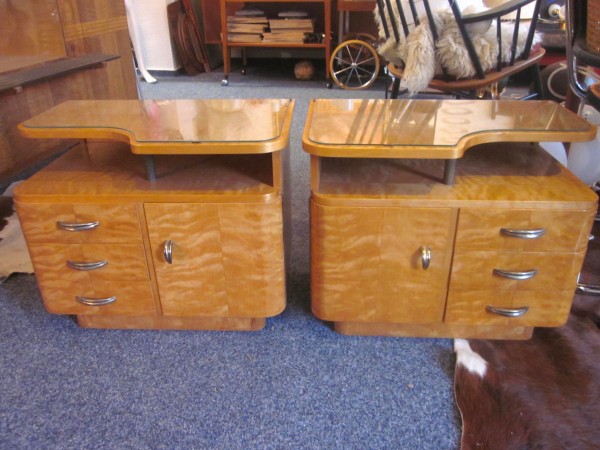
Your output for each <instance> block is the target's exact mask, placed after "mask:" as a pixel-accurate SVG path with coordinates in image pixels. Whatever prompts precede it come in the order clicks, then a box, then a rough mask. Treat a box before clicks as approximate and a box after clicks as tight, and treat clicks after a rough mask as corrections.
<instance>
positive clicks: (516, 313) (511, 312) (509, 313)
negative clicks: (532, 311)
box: [485, 305, 529, 317]
mask: <svg viewBox="0 0 600 450" xmlns="http://www.w3.org/2000/svg"><path fill="white" fill-rule="evenodd" d="M485 309H486V311H488V312H491V313H492V314H498V315H499V316H504V317H521V316H522V315H524V314H525V313H526V312H527V311H529V306H524V307H523V308H515V309H508V308H496V307H495V306H489V305H488V306H486V307H485Z"/></svg>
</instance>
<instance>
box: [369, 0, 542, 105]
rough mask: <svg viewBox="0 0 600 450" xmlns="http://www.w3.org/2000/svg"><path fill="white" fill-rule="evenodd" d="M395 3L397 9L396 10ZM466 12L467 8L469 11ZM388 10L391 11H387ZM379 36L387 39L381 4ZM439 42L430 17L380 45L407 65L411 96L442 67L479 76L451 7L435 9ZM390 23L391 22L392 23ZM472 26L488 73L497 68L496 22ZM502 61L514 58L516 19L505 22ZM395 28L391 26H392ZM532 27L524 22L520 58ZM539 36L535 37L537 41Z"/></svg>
mask: <svg viewBox="0 0 600 450" xmlns="http://www.w3.org/2000/svg"><path fill="white" fill-rule="evenodd" d="M395 8H396V7H395V5H394V9H395ZM465 12H466V11H465ZM386 13H387V11H386ZM374 15H375V21H376V23H377V25H378V28H379V35H380V37H382V38H383V39H385V32H384V28H383V24H382V22H381V17H380V14H379V10H378V7H375V11H374ZM433 16H434V20H435V25H436V29H437V30H438V34H439V36H438V41H437V43H435V42H434V40H433V36H432V33H431V29H430V27H429V22H428V20H427V17H426V16H425V17H422V18H420V19H419V21H420V24H419V25H418V26H416V27H413V29H412V31H411V32H410V33H409V35H408V37H406V38H405V37H404V35H403V34H402V32H400V35H401V38H400V42H399V43H397V42H396V40H395V38H394V37H393V36H391V37H390V38H388V39H386V40H385V42H384V43H383V44H382V45H380V46H379V48H378V53H379V54H380V55H381V56H383V57H384V58H385V59H386V60H387V61H389V62H391V63H394V64H395V65H398V66H401V67H404V75H403V82H402V83H403V85H404V86H406V88H407V89H408V93H409V95H415V94H417V93H418V92H419V91H422V90H424V89H425V88H427V86H428V84H429V82H430V81H431V80H432V79H433V78H434V77H436V76H439V75H441V74H442V73H443V72H442V66H443V67H444V68H445V69H446V73H447V74H448V75H450V76H453V77H455V78H457V79H461V78H471V77H473V76H475V75H476V72H475V67H474V66H473V64H472V63H471V59H470V58H469V53H468V51H467V48H466V47H465V45H464V42H463V39H462V36H461V34H460V31H459V29H458V25H457V23H456V20H455V18H454V15H453V14H452V12H451V11H450V10H448V9H445V10H439V11H434V12H433ZM388 24H389V22H388ZM474 25H477V26H476V27H472V28H470V29H469V34H470V36H471V40H472V42H473V45H474V47H475V51H476V53H477V55H478V56H479V60H480V62H481V65H482V68H483V71H484V72H487V71H490V70H493V69H495V67H496V62H497V55H498V43H497V39H496V25H495V22H494V23H493V24H492V23H489V24H479V23H477V24H474ZM501 26H502V53H503V54H502V61H503V62H508V61H509V60H510V57H511V48H510V46H511V43H512V35H513V29H514V23H513V22H506V23H502V24H501ZM390 30H391V27H390ZM528 31H529V26H528V25H527V24H524V23H521V24H520V26H519V37H518V43H517V50H516V54H517V57H518V56H519V55H520V54H521V53H522V52H523V48H524V45H525V42H526V39H527V33H528ZM537 41H538V38H537V37H536V38H534V44H535V43H536V42H537Z"/></svg>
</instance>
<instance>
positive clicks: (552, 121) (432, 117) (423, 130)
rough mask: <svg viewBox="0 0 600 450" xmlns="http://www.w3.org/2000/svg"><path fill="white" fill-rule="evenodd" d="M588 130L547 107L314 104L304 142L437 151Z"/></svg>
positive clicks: (357, 102)
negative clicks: (470, 140) (471, 142)
mask: <svg viewBox="0 0 600 450" xmlns="http://www.w3.org/2000/svg"><path fill="white" fill-rule="evenodd" d="M593 129H594V127H593V126H592V125H590V124H589V123H588V122H587V121H585V120H583V119H581V118H580V117H578V116H577V115H576V114H574V113H573V112H571V111H569V110H567V109H566V108H564V107H562V106H560V105H559V104H558V103H555V102H551V101H534V100H528V101H522V100H358V99H353V100H349V99H343V100H337V99H336V100H332V99H318V100H314V102H313V105H312V114H311V116H310V117H309V118H308V121H307V131H306V132H305V141H308V143H309V144H312V145H321V146H328V145H329V146H334V145H342V144H343V145H344V146H345V147H346V148H348V147H351V146H361V147H365V146H390V147H394V146H402V147H405V148H406V147H412V146H414V147H437V148H440V147H456V146H459V145H461V143H463V142H464V141H465V137H468V136H472V135H484V134H485V135H488V138H489V136H490V135H492V134H493V135H497V136H500V137H503V136H507V137H508V138H507V139H506V140H514V139H510V136H509V134H511V135H513V136H514V135H516V134H520V135H523V134H528V133H531V134H532V136H531V137H532V138H531V141H532V142H540V141H544V140H547V139H546V138H549V137H551V135H552V133H555V132H556V133H564V132H567V133H568V132H586V133H589V132H590V131H593ZM536 136H537V137H539V138H535V137H536ZM589 139H591V138H586V139H585V140H589ZM493 140H495V141H502V140H503V139H501V138H497V139H496V138H494V139H493ZM575 140H583V139H575ZM566 141H568V140H566Z"/></svg>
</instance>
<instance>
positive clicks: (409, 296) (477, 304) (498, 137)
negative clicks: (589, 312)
mask: <svg viewBox="0 0 600 450" xmlns="http://www.w3.org/2000/svg"><path fill="white" fill-rule="evenodd" d="M595 133H596V130H595V127H594V126H592V125H590V124H589V123H588V122H586V121H585V120H583V119H581V118H579V117H577V116H576V115H575V114H572V113H571V112H570V111H568V110H566V109H564V108H563V107H561V106H560V105H558V104H556V103H552V102H539V101H510V100H501V101H485V100H473V101H470V100H445V101H436V100H314V101H313V102H312V103H311V105H310V108H309V113H308V117H307V120H306V127H305V132H304V137H303V147H304V149H305V150H306V151H307V152H308V153H310V155H311V210H310V211H311V292H312V310H313V312H314V314H315V315H316V316H317V317H319V318H321V319H322V320H326V321H332V322H333V323H334V328H335V329H336V330H337V331H339V332H341V333H345V334H365V335H389V336H429V337H470V338H498V339H527V338H529V337H530V336H531V333H532V331H533V327H536V326H558V325H561V324H562V323H564V322H565V321H566V319H567V316H568V313H569V309H570V306H571V302H572V299H573V295H574V291H575V287H576V284H577V276H578V273H579V270H580V269H581V265H582V262H583V258H584V255H585V252H586V248H587V240H588V235H589V232H590V230H591V226H592V223H593V218H594V216H595V213H596V209H597V204H596V203H597V196H596V194H595V193H593V192H592V191H591V189H589V188H588V187H587V186H585V185H584V184H583V183H581V182H580V181H579V180H578V179H577V178H576V177H575V176H574V175H573V174H571V173H570V172H569V171H568V170H567V169H566V168H565V167H563V166H562V165H560V164H559V163H558V162H556V161H555V160H554V159H553V158H552V157H551V156H549V155H548V154H547V153H546V152H545V151H544V150H543V149H541V148H540V147H539V146H538V145H537V144H534V143H533V142H542V141H563V142H570V141H578V140H589V139H591V138H593V137H594V136H595Z"/></svg>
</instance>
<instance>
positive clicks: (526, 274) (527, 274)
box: [494, 269, 538, 280]
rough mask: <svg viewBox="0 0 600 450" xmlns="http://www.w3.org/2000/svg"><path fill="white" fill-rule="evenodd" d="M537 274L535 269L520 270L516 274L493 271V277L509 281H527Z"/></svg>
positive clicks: (513, 272)
mask: <svg viewBox="0 0 600 450" xmlns="http://www.w3.org/2000/svg"><path fill="white" fill-rule="evenodd" d="M537 273H538V271H537V269H531V270H522V271H518V272H517V271H512V270H502V269H494V275H498V276H501V277H504V278H509V279H511V280H528V279H530V278H533V277H534V276H535V275H536V274H537Z"/></svg>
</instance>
